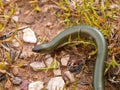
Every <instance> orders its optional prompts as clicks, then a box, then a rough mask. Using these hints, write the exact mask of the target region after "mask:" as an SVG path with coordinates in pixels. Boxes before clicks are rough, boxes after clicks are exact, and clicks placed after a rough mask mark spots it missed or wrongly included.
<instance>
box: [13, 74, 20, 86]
mask: <svg viewBox="0 0 120 90" xmlns="http://www.w3.org/2000/svg"><path fill="white" fill-rule="evenodd" d="M12 83H13V84H15V85H19V84H21V83H22V78H21V77H19V76H17V77H13V78H12Z"/></svg>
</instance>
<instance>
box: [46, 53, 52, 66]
mask: <svg viewBox="0 0 120 90" xmlns="http://www.w3.org/2000/svg"><path fill="white" fill-rule="evenodd" d="M45 58H46V60H45V64H46V65H47V67H49V66H50V65H51V64H52V62H53V57H51V55H50V54H48V55H46V56H45Z"/></svg>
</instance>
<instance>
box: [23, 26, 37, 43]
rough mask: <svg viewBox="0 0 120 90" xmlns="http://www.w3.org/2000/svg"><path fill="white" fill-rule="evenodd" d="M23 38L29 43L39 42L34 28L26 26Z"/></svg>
mask: <svg viewBox="0 0 120 90" xmlns="http://www.w3.org/2000/svg"><path fill="white" fill-rule="evenodd" d="M23 40H24V42H28V43H36V42H37V38H36V36H35V33H34V32H33V30H32V29H30V28H26V29H24V30H23Z"/></svg>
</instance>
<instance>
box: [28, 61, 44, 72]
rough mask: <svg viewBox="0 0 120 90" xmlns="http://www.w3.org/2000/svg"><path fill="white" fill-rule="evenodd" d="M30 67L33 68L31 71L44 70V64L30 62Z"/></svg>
mask: <svg viewBox="0 0 120 90" xmlns="http://www.w3.org/2000/svg"><path fill="white" fill-rule="evenodd" d="M30 66H31V67H32V68H33V70H35V71H37V69H40V68H45V64H44V62H32V63H31V64H30Z"/></svg>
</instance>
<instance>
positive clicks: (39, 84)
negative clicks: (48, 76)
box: [28, 81, 44, 90]
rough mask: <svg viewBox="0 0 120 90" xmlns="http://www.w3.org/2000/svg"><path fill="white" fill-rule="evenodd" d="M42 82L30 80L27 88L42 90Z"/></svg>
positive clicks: (29, 89)
mask: <svg viewBox="0 0 120 90" xmlns="http://www.w3.org/2000/svg"><path fill="white" fill-rule="evenodd" d="M43 84H44V83H43V82H41V81H36V82H32V83H30V84H29V85H28V90H42V88H43V87H44V86H43Z"/></svg>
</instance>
